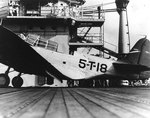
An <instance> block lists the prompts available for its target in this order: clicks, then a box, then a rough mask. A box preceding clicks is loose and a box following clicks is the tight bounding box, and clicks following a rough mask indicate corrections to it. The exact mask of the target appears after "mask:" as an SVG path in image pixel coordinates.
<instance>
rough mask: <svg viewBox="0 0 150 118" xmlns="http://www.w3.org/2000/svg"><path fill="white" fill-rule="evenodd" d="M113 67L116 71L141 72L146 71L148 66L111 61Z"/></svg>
mask: <svg viewBox="0 0 150 118" xmlns="http://www.w3.org/2000/svg"><path fill="white" fill-rule="evenodd" d="M113 65H114V68H115V69H116V70H117V71H125V72H130V73H132V72H135V73H138V72H141V71H148V70H150V68H149V67H148V66H144V65H139V64H128V63H113Z"/></svg>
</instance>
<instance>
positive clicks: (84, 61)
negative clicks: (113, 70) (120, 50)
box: [33, 47, 114, 79]
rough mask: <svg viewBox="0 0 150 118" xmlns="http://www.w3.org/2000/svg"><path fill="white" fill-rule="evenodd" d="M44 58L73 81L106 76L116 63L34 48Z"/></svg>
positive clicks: (98, 58) (88, 56) (81, 55)
mask: <svg viewBox="0 0 150 118" xmlns="http://www.w3.org/2000/svg"><path fill="white" fill-rule="evenodd" d="M33 49H34V50H35V51H36V52H38V53H39V54H40V55H41V56H42V57H43V58H45V59H46V60H47V61H48V62H49V63H50V64H52V65H53V66H54V67H55V68H56V69H57V70H58V71H60V72H61V73H63V74H64V75H65V76H67V77H69V78H71V79H85V78H86V79H88V78H91V77H94V76H96V75H100V74H104V73H105V72H106V71H107V70H108V69H109V68H110V67H111V66H112V63H113V62H114V61H112V60H108V59H104V58H100V57H96V56H91V55H83V54H78V53H75V54H74V55H68V54H62V53H58V52H54V51H50V50H46V49H44V48H39V47H33Z"/></svg>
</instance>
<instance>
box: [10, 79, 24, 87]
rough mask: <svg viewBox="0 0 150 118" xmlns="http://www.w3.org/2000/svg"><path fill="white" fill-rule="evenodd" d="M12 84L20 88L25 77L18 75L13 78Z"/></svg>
mask: <svg viewBox="0 0 150 118" xmlns="http://www.w3.org/2000/svg"><path fill="white" fill-rule="evenodd" d="M12 85H13V86H14V87H15V88H20V87H21V86H22V85H23V79H22V78H21V77H20V76H16V77H14V78H13V80H12Z"/></svg>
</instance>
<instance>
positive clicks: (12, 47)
mask: <svg viewBox="0 0 150 118" xmlns="http://www.w3.org/2000/svg"><path fill="white" fill-rule="evenodd" d="M0 63H3V64H5V65H7V66H9V67H12V68H14V69H15V70H16V71H18V72H21V73H26V74H35V75H40V76H50V75H55V77H57V78H61V77H62V74H61V73H60V72H59V71H58V70H57V69H56V68H54V67H53V66H52V65H51V64H50V63H49V62H47V61H46V60H45V59H44V58H43V57H42V56H40V55H39V54H38V53H37V52H36V51H35V50H34V49H33V48H32V47H30V46H29V44H28V43H26V42H25V41H23V40H22V39H21V38H20V37H19V36H17V35H16V34H14V33H13V32H11V31H9V30H8V29H6V28H4V27H3V26H0ZM56 73H58V74H57V75H56Z"/></svg>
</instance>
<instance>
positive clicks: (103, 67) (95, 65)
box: [79, 59, 107, 73]
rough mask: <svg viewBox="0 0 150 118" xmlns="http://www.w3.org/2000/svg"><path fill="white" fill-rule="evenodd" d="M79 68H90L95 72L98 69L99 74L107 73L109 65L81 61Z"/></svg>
mask: <svg viewBox="0 0 150 118" xmlns="http://www.w3.org/2000/svg"><path fill="white" fill-rule="evenodd" d="M79 67H80V68H86V67H89V68H90V70H93V68H96V71H97V72H99V71H100V72H102V73H105V72H106V71H107V65H106V64H104V63H99V62H94V61H88V60H85V59H80V60H79Z"/></svg>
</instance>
